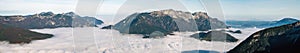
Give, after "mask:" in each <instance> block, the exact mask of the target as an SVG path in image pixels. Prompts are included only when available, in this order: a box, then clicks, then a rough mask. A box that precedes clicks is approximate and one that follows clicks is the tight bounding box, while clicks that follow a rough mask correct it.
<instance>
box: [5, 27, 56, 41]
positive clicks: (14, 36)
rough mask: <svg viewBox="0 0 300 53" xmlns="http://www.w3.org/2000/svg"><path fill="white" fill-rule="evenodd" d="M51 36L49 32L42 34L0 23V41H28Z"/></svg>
mask: <svg viewBox="0 0 300 53" xmlns="http://www.w3.org/2000/svg"><path fill="white" fill-rule="evenodd" d="M51 37H53V35H51V34H42V33H37V32H32V31H29V30H26V29H22V28H16V27H13V26H8V25H4V24H0V41H8V42H9V43H30V42H31V41H33V40H41V39H46V38H51Z"/></svg>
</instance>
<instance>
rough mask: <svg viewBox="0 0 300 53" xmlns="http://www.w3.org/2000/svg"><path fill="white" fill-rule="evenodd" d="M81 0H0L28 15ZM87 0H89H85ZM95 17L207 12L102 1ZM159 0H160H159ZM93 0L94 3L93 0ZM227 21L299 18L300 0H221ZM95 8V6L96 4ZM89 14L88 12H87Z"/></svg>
mask: <svg viewBox="0 0 300 53" xmlns="http://www.w3.org/2000/svg"><path fill="white" fill-rule="evenodd" d="M77 1H78V0H0V7H1V8H0V15H28V14H35V13H40V12H47V11H52V12H54V13H64V12H70V11H75V10H76V5H77V3H78V2H77ZM86 1H88V0H86ZM101 1H102V2H103V3H100V4H99V6H96V7H97V8H98V10H95V11H97V15H98V16H96V17H101V18H99V19H104V20H107V19H111V18H112V17H111V16H113V15H118V13H119V14H122V13H123V14H125V13H126V14H131V13H134V12H133V11H130V10H132V9H137V10H134V11H152V10H161V9H168V8H174V9H176V10H182V11H190V12H196V11H206V10H205V8H204V7H203V4H202V3H201V2H200V1H199V0H178V1H177V0H148V1H147V2H145V1H144V0H142V1H141V0H101ZM156 1H159V2H156ZM91 2H93V1H92V0H91ZM220 4H221V6H222V10H223V12H224V15H225V18H226V19H227V20H278V19H281V18H283V17H295V18H297V19H299V17H300V15H299V13H298V12H300V10H299V9H300V0H220ZM93 7H94V6H93ZM87 16H89V15H87Z"/></svg>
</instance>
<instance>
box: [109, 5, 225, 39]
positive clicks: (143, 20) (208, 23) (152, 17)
mask: <svg viewBox="0 0 300 53" xmlns="http://www.w3.org/2000/svg"><path fill="white" fill-rule="evenodd" d="M225 27H226V25H225V24H224V23H223V22H221V21H219V20H217V19H216V18H211V17H209V16H208V15H207V14H206V13H204V12H196V13H190V12H183V11H175V10H173V9H168V10H160V11H153V12H144V13H134V14H132V15H130V16H128V17H126V18H125V19H124V20H122V21H120V22H119V23H117V24H115V25H114V26H113V29H116V30H119V31H120V32H121V33H129V34H151V33H153V32H155V31H158V32H162V33H164V34H168V33H171V32H173V31H205V30H210V29H216V28H225Z"/></svg>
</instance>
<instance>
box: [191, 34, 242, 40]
mask: <svg viewBox="0 0 300 53" xmlns="http://www.w3.org/2000/svg"><path fill="white" fill-rule="evenodd" d="M190 37H193V38H196V39H199V40H206V41H222V42H236V41H238V39H236V38H235V37H233V36H231V35H230V34H228V33H225V31H209V32H207V33H197V34H193V35H191V36H190Z"/></svg>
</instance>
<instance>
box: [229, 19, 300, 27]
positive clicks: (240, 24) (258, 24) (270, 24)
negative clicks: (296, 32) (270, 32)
mask: <svg viewBox="0 0 300 53" xmlns="http://www.w3.org/2000/svg"><path fill="white" fill-rule="evenodd" d="M298 21H300V20H297V19H294V18H283V19H281V20H278V21H234V20H231V21H226V24H227V25H228V26H231V27H233V28H253V27H257V28H269V27H276V26H281V25H286V24H291V23H294V22H298Z"/></svg>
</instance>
